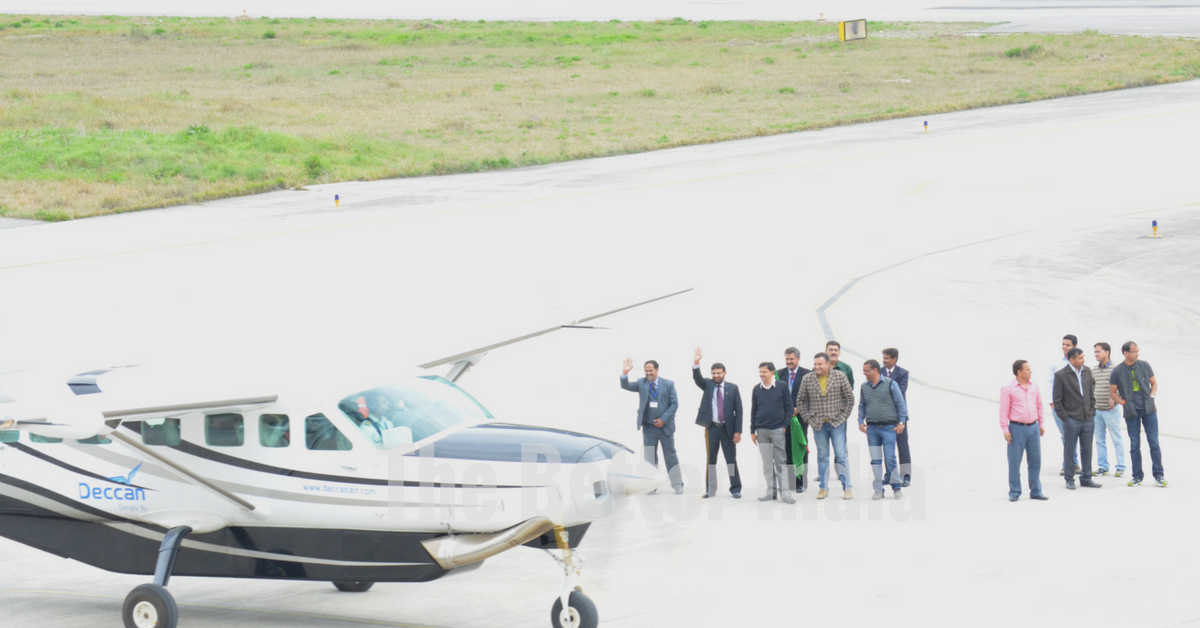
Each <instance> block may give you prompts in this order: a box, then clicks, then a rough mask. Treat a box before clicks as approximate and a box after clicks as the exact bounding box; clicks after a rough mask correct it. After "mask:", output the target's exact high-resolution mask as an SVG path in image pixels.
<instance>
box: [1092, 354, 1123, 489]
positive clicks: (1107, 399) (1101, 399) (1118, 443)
mask: <svg viewBox="0 0 1200 628" xmlns="http://www.w3.org/2000/svg"><path fill="white" fill-rule="evenodd" d="M1094 348H1095V354H1096V367H1095V368H1093V369H1092V377H1094V378H1096V463H1097V464H1098V465H1099V468H1098V469H1097V470H1096V475H1108V441H1107V439H1106V438H1105V431H1106V430H1107V432H1108V434H1110V435H1111V436H1112V441H1113V449H1115V450H1116V451H1117V470H1116V473H1115V475H1116V477H1121V476H1122V475H1124V474H1125V439H1124V438H1123V437H1122V435H1121V408H1120V407H1119V406H1118V405H1117V404H1115V403H1113V402H1112V397H1111V395H1109V391H1108V386H1109V380H1110V379H1112V367H1113V363H1112V360H1111V359H1110V358H1109V356H1110V355H1111V354H1112V347H1110V346H1109V344H1108V343H1107V342H1097V343H1096V346H1095V347H1094Z"/></svg>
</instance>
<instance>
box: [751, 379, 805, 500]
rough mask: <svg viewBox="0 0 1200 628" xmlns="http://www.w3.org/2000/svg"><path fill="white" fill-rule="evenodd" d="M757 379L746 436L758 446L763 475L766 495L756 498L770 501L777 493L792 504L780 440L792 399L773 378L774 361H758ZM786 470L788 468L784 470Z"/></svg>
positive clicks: (788, 415) (791, 405)
mask: <svg viewBox="0 0 1200 628" xmlns="http://www.w3.org/2000/svg"><path fill="white" fill-rule="evenodd" d="M758 378H759V379H760V380H762V383H760V384H758V385H756V386H755V387H754V393H753V397H752V398H751V401H750V438H751V439H752V440H753V441H754V444H755V445H758V452H759V453H760V454H761V455H762V461H763V477H764V478H766V480H767V494H766V495H764V496H763V497H760V498H758V501H760V502H765V501H770V500H772V499H775V497H776V495H778V496H779V498H780V499H782V500H783V502H784V503H785V504H794V503H796V500H794V499H792V490H791V486H792V484H793V482H788V479H787V475H786V474H785V469H784V465H785V464H786V462H787V456H786V455H785V454H784V448H785V447H787V443H785V442H784V440H783V433H784V428H785V427H786V426H787V424H788V422H789V421H791V420H792V409H793V406H794V403H795V402H794V401H793V400H792V396H791V394H790V393H788V389H787V386H784V385H783V384H782V383H781V382H777V381H775V365H774V364H771V363H770V362H763V363H762V364H759V365H758ZM786 473H791V471H790V470H787V471H786Z"/></svg>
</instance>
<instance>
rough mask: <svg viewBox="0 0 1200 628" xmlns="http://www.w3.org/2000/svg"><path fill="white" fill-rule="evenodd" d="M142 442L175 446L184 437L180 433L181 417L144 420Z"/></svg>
mask: <svg viewBox="0 0 1200 628" xmlns="http://www.w3.org/2000/svg"><path fill="white" fill-rule="evenodd" d="M141 425H142V444H144V445H164V446H167V447H174V446H176V445H178V444H179V443H180V442H181V441H182V438H181V437H180V433H179V419H150V420H147V421H142V423H141Z"/></svg>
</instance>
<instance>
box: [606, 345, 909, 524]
mask: <svg viewBox="0 0 1200 628" xmlns="http://www.w3.org/2000/svg"><path fill="white" fill-rule="evenodd" d="M840 356H841V345H840V344H839V343H838V342H837V341H830V342H829V343H828V344H827V345H826V347H825V351H824V352H821V353H818V354H816V355H815V356H814V357H813V368H812V369H811V370H810V369H807V368H804V367H802V366H800V352H799V350H797V349H796V348H795V347H790V348H788V349H787V350H786V351H785V352H784V362H785V364H786V365H787V368H786V369H782V370H776V369H775V365H774V364H773V363H771V362H763V363H761V364H759V368H758V371H759V380H760V382H759V383H758V384H756V385H755V386H754V389H753V391H752V392H751V404H750V426H749V427H750V433H751V439H752V440H753V442H754V444H755V445H757V446H758V448H759V452H760V454H761V456H762V463H763V477H764V479H765V480H766V493H765V494H764V495H763V496H762V497H760V498H759V500H760V501H771V500H781V501H783V502H784V503H787V504H794V503H795V499H794V498H793V497H792V494H793V492H800V493H803V492H805V491H806V490H807V489H808V470H807V465H808V444H809V428H812V438H814V439H815V440H816V441H817V477H818V480H819V484H820V490H819V492H818V493H817V499H825V498H826V497H827V496H828V494H829V491H828V488H829V482H828V480H829V457H830V450H831V449H832V452H833V458H834V463H835V465H834V466H835V472H836V473H837V476H838V480H839V481H840V482H841V485H842V490H843V497H844V498H845V499H852V497H853V495H852V493H851V488H852V487H851V479H850V461H849V456H848V454H847V448H846V422H847V420H848V419H849V418H850V415H851V413H852V412H853V409H854V371H853V369H851V368H850V366H849V365H848V364H846V363H844V362H842V361H841V360H840V359H839V358H840ZM702 357H703V356H702V353H701V350H700V349H696V353H695V356H694V361H693V364H692V379H693V381H694V382H695V384H696V386H697V387H699V388H700V389H701V390H703V391H704V396H703V398H702V399H701V401H700V408H699V410H698V411H697V413H696V423H697V424H698V425H700V426H702V427H703V428H704V429H705V434H704V439H705V447H706V450H707V471H706V480H705V483H706V486H705V492H704V497H705V498H706V499H707V498H710V497H713V496H715V495H716V493H717V468H716V465H717V456H718V454H723V456H724V458H725V464H726V467H727V468H728V469H729V482H730V489H729V490H730V493H731V494H732V495H733V497H734V498H740V497H741V496H742V480H741V474H740V473H739V472H738V466H737V445H738V444H739V443H740V442H741V435H742V428H743V423H744V410H743V405H742V397H741V391H740V389H739V388H738V386H737V385H736V384H733V383H732V382H728V381H726V379H725V376H726V370H725V365H724V364H721V363H720V362H717V363H715V364H713V365H712V367H711V370H710V374H711V377H704V376H703V375H702V374H701V372H700V361H701V359H702ZM899 357H900V353H899V351H897V350H896V349H891V348H889V349H884V350H883V360H882V362H883V364H882V365H881V364H880V362H877V361H876V360H867V361H866V363H864V364H863V370H862V372H863V375H864V377H865V378H866V380H867V381H866V382H864V383H863V385H862V389H861V391H860V394H859V408H858V423H859V429H860V431H862V432H863V433H864V434H866V435H867V442H868V447H869V449H870V452H871V467H872V470H873V473H874V476H875V479H874V489H875V492H874V499H882V498H883V497H884V486H885V485H890V486H891V487H892V490H893V493H894V495H895V497H896V498H897V499H899V498H900V497H901V488H902V487H904V486H908V485H909V483H910V482H911V472H912V471H911V470H912V459H911V454H910V451H909V446H908V431H907V429H906V427H907V424H908V406H907V401H906V395H907V392H908V371H906V370H905V369H903V368H900V367H899V366H897V365H896V361H897V360H898V359H899ZM643 368H644V371H645V374H646V376H645V377H644V378H641V379H639V380H638V381H637V382H631V381H629V372H630V371H632V370H633V361H632V359H627V360H625V364H624V370H623V371H622V374H621V387H622V388H624V389H625V390H629V391H633V392H637V393H638V395H639V403H638V423H637V424H638V429H640V430H642V445H643V447H644V448H645V456H646V460H647V461H648V462H650V463H651V464H654V465H655V466H657V465H658V449H659V448H660V447H661V448H662V451H663V457H664V458H666V464H667V470H668V475H669V476H670V479H671V485H672V487H673V488H674V489H675V492H676V493H680V494H681V493H683V478H682V475H681V474H680V471H679V469H678V464H679V457H678V455H677V454H676V451H675V439H674V433H675V413H676V411H677V410H678V407H679V400H678V395H677V393H676V391H675V385H674V383H673V382H671V381H670V380H666V379H663V378H661V377H659V376H658V363H657V362H655V361H654V360H650V361H648V362H646V363H645V364H644V365H643ZM897 447H898V448H899V450H900V461H899V464H897V462H896V451H895V450H896V448H897ZM885 467H886V478H885Z"/></svg>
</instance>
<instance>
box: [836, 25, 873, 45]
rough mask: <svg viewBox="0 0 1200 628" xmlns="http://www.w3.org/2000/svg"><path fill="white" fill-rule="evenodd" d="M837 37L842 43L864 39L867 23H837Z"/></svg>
mask: <svg viewBox="0 0 1200 628" xmlns="http://www.w3.org/2000/svg"><path fill="white" fill-rule="evenodd" d="M838 37H839V38H841V40H842V41H854V40H856V39H866V38H867V21H866V20H850V21H848V22H838Z"/></svg>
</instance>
